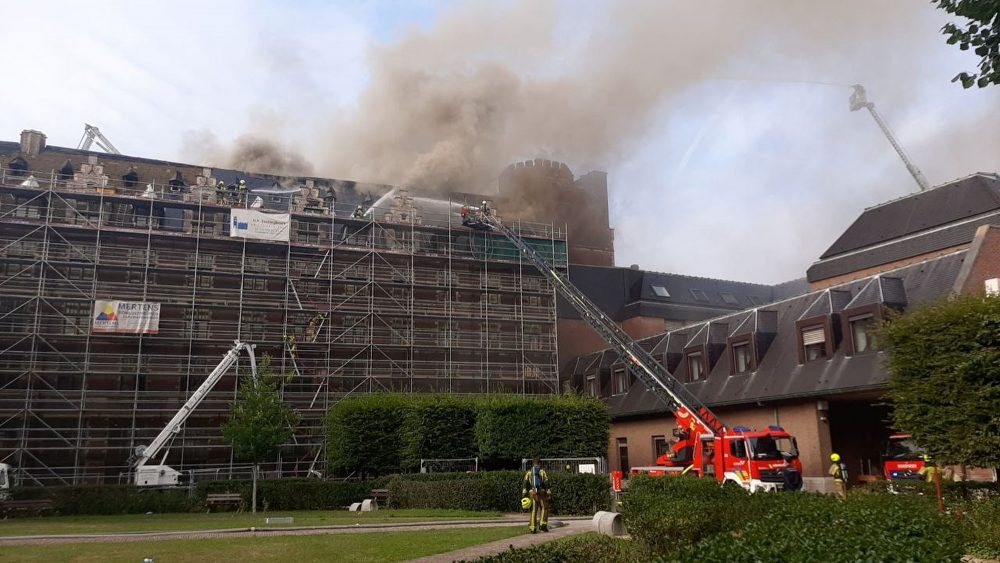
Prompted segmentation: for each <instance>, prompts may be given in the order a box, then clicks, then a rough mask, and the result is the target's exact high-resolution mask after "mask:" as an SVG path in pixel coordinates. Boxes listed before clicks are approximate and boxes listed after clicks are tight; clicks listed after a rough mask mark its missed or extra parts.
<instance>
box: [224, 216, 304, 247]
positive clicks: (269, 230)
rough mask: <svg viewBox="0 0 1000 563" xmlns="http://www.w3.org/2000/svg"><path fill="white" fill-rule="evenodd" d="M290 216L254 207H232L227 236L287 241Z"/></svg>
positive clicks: (289, 230)
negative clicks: (265, 211)
mask: <svg viewBox="0 0 1000 563" xmlns="http://www.w3.org/2000/svg"><path fill="white" fill-rule="evenodd" d="M291 224H292V216H291V215H289V214H288V213H263V212H261V211H257V210H254V209H233V210H232V215H231V218H230V223H229V236H231V237H237V238H252V239H258V240H280V241H284V242H288V236H289V233H290V232H291V228H290V227H291Z"/></svg>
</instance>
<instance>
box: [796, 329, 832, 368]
mask: <svg viewBox="0 0 1000 563" xmlns="http://www.w3.org/2000/svg"><path fill="white" fill-rule="evenodd" d="M800 334H801V337H802V351H803V356H804V359H805V361H807V362H812V361H815V360H822V359H823V358H826V340H827V339H826V329H825V328H824V327H822V326H816V327H809V328H805V329H802V332H801V333H800Z"/></svg>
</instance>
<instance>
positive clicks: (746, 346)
mask: <svg viewBox="0 0 1000 563" xmlns="http://www.w3.org/2000/svg"><path fill="white" fill-rule="evenodd" d="M752 364H753V352H752V351H751V350H750V342H749V341H747V342H742V343H740V344H735V345H733V373H734V374H739V373H747V372H749V371H751V369H752V368H751V366H752Z"/></svg>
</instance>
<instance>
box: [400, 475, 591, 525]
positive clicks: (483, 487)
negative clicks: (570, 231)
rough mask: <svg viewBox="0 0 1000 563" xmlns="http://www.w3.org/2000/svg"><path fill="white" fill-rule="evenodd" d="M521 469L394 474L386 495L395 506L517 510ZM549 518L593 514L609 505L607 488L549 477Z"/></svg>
mask: <svg viewBox="0 0 1000 563" xmlns="http://www.w3.org/2000/svg"><path fill="white" fill-rule="evenodd" d="M523 478H524V474H523V473H521V472H520V471H487V472H482V473H437V474H428V475H399V476H396V477H394V478H393V479H392V480H390V481H389V497H390V498H391V499H392V503H393V506H395V507H398V508H451V509H461V510H486V511H499V512H518V511H520V510H521V503H520V500H521V483H522V479H523ZM549 480H550V484H551V486H552V491H553V498H552V513H553V514H567V515H568V514H593V513H594V512H595V511H596V510H606V509H607V507H608V506H609V505H610V503H611V497H610V486H609V483H608V480H607V478H606V477H604V476H601V475H588V474H572V473H553V474H551V475H550V476H549Z"/></svg>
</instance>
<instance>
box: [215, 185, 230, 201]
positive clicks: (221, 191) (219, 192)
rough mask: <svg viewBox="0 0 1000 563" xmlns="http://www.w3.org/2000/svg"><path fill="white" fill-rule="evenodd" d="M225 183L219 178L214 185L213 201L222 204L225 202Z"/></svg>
mask: <svg viewBox="0 0 1000 563" xmlns="http://www.w3.org/2000/svg"><path fill="white" fill-rule="evenodd" d="M227 191H228V190H226V183H225V182H223V181H222V180H219V183H218V184H216V185H215V203H218V204H220V205H224V204H225V203H226V194H227Z"/></svg>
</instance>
